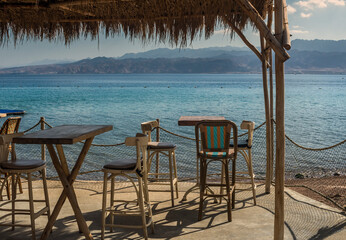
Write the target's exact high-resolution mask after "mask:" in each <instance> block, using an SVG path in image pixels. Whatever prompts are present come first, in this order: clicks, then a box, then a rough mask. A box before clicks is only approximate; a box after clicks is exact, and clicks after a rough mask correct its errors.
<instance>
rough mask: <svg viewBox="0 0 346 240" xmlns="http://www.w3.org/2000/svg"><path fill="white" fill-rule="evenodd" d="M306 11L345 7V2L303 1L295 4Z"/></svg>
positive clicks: (330, 0)
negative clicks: (331, 6) (330, 6)
mask: <svg viewBox="0 0 346 240" xmlns="http://www.w3.org/2000/svg"><path fill="white" fill-rule="evenodd" d="M295 4H296V5H298V6H299V7H301V8H303V9H305V10H313V9H315V8H326V7H328V6H329V5H335V6H345V5H346V4H345V0H302V1H298V2H296V3H295Z"/></svg>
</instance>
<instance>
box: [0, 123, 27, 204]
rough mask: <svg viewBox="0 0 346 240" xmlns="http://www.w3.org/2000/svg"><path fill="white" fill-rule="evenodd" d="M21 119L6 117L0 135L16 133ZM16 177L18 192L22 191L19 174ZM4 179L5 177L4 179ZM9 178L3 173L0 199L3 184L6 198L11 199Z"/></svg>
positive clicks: (0, 193) (0, 197)
mask: <svg viewBox="0 0 346 240" xmlns="http://www.w3.org/2000/svg"><path fill="white" fill-rule="evenodd" d="M21 120H22V118H21V117H9V118H7V119H6V121H5V122H4V124H3V125H2V127H1V129H0V135H7V134H13V133H17V132H18V130H19V125H20V121H21ZM8 148H9V152H11V148H12V146H11V144H10V145H9V146H8ZM17 177H18V181H17V182H18V187H19V192H20V193H23V188H22V182H21V180H20V176H17ZM5 179H6V181H5ZM10 180H11V178H9V177H7V176H6V174H5V177H4V179H3V182H2V184H1V185H2V186H1V192H0V199H2V190H3V188H4V185H5V186H6V192H7V198H8V199H11V189H10V184H9V181H10Z"/></svg>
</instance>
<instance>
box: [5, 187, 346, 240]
mask: <svg viewBox="0 0 346 240" xmlns="http://www.w3.org/2000/svg"><path fill="white" fill-rule="evenodd" d="M192 185H193V183H187V182H185V183H180V184H179V191H180V193H179V194H180V196H179V198H178V199H177V200H176V201H175V203H176V204H175V206H174V207H171V201H170V198H169V196H170V194H169V193H162V192H150V198H151V202H152V205H153V214H154V222H155V233H154V234H152V233H151V232H150V230H149V238H150V239H192V240H193V239H198V240H200V239H232V240H238V239H239V240H243V239H256V240H257V239H258V240H261V239H273V232H274V214H273V210H274V194H273V192H274V189H272V194H264V186H263V185H260V186H258V188H257V202H258V203H257V206H254V205H253V201H252V199H251V192H249V191H242V192H239V193H237V194H236V207H235V209H234V210H233V221H232V222H228V221H227V214H226V205H225V201H224V202H223V203H221V204H215V203H213V201H212V200H210V201H208V204H207V206H206V208H205V210H204V213H205V214H204V218H203V220H202V221H197V214H198V201H199V199H198V192H197V191H195V192H193V193H191V194H189V195H188V198H187V201H185V202H180V200H181V198H182V196H183V194H184V192H185V191H186V190H187V189H188V188H190V187H191V186H192ZM23 186H24V187H26V183H25V182H23ZM74 187H75V190H76V195H77V198H78V201H79V205H80V208H81V210H82V212H83V214H84V217H85V219H86V222H87V224H88V226H89V229H90V231H91V233H92V235H93V237H94V239H100V235H101V230H100V229H101V204H102V183H101V182H92V181H77V182H76V183H75V185H74ZM34 188H35V190H34V196H36V197H37V198H41V199H42V198H43V191H42V188H41V183H40V182H38V181H35V183H34ZM118 188H120V191H119V192H118V193H117V195H116V196H117V197H119V198H131V199H133V198H134V197H135V194H134V193H133V190H132V189H131V188H129V187H128V185H127V184H126V183H119V184H118ZM160 189H162V187H160ZM61 191H62V187H61V184H60V182H57V181H49V196H50V201H51V206H53V207H54V205H55V202H56V201H57V198H58V197H59V196H60V194H61ZM26 193H27V191H26V189H24V194H20V195H19V198H25V197H27V194H26ZM0 216H3V213H2V212H0ZM17 219H18V220H20V221H24V220H25V221H27V222H28V221H29V217H28V216H24V217H22V216H19V217H17ZM8 220H9V219H8V218H7V219H1V220H0V221H1V222H4V221H8ZM121 221H131V222H132V221H136V220H133V219H130V220H129V219H125V218H124V219H121ZM46 223H47V218H46V216H41V217H39V218H38V219H37V220H36V233H37V238H38V237H39V236H40V234H41V233H42V231H43V228H44V226H45V224H46ZM345 226H346V217H345V214H344V213H342V212H340V211H338V210H336V209H333V208H331V207H328V206H325V205H323V204H321V203H319V202H316V201H314V200H312V199H309V198H306V197H304V196H302V195H300V194H298V193H296V192H293V191H290V190H286V194H285V239H287V240H289V239H329V240H338V239H340V240H341V239H345V236H346V231H345ZM0 239H1V240H17V239H18V240H24V239H31V231H30V228H21V227H18V228H16V230H15V231H11V230H10V229H9V228H8V227H0ZM49 239H59V240H60V239H64V240H70V239H71V240H75V239H84V236H83V235H81V234H79V233H78V226H77V223H76V221H75V218H74V215H73V211H72V208H71V207H70V204H69V202H68V201H66V202H65V205H64V207H63V208H62V211H61V212H60V214H59V216H58V219H57V221H56V223H55V225H54V228H53V232H52V233H51V235H50V238H49ZM106 239H142V230H141V229H120V228H117V229H115V230H114V232H113V233H111V232H110V231H109V230H108V229H106Z"/></svg>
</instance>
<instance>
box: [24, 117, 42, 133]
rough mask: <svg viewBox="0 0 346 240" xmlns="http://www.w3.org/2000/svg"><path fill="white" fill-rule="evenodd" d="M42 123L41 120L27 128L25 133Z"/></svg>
mask: <svg viewBox="0 0 346 240" xmlns="http://www.w3.org/2000/svg"><path fill="white" fill-rule="evenodd" d="M40 123H41V120H40V121H38V123H36V124H35V125H34V126H33V127H31V128H29V129H27V130H25V131H24V133H27V132H29V131H31V130H32V129H34V128H35V127H37V126H38V125H39V124H40Z"/></svg>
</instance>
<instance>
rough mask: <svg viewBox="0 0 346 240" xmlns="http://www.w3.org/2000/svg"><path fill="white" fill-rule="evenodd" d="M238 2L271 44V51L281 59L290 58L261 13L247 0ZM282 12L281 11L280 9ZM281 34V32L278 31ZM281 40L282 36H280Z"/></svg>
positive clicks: (238, 0)
mask: <svg viewBox="0 0 346 240" xmlns="http://www.w3.org/2000/svg"><path fill="white" fill-rule="evenodd" d="M236 1H237V2H238V4H239V5H240V6H241V7H242V9H243V10H244V12H245V13H247V14H248V16H249V17H250V19H251V20H252V21H253V23H254V24H255V26H256V27H257V29H258V30H259V31H260V33H262V35H263V37H264V38H265V39H266V41H267V43H268V44H269V45H270V46H271V48H272V49H273V51H274V52H275V53H276V54H277V55H278V57H280V58H281V59H282V60H283V61H286V60H287V59H289V58H290V55H289V54H288V53H287V52H286V51H285V49H284V48H283V47H282V44H281V43H282V41H279V40H278V39H277V38H275V36H274V35H273V34H272V33H271V31H270V29H268V27H267V25H266V23H265V22H264V20H263V18H262V17H261V15H260V14H259V13H258V12H257V10H256V8H255V7H254V6H252V4H251V3H250V2H249V1H248V0H236ZM281 12H282V11H281ZM280 34H282V32H281V33H280ZM281 40H282V38H281Z"/></svg>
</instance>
